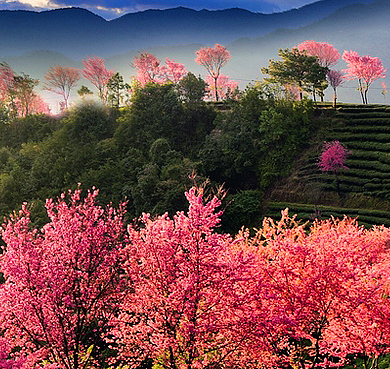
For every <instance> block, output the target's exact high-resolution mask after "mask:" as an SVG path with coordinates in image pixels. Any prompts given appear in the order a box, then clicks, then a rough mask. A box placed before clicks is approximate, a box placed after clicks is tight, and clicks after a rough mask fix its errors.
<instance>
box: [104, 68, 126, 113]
mask: <svg viewBox="0 0 390 369" xmlns="http://www.w3.org/2000/svg"><path fill="white" fill-rule="evenodd" d="M129 87H130V86H129V85H128V84H126V83H124V82H123V77H122V76H121V75H120V74H119V73H118V72H116V73H115V74H113V75H112V76H111V77H110V79H109V80H108V82H107V93H108V102H109V103H110V104H111V106H112V107H113V108H119V106H120V104H121V103H123V100H124V93H125V92H126V90H128V89H129Z"/></svg>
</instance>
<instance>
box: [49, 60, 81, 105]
mask: <svg viewBox="0 0 390 369" xmlns="http://www.w3.org/2000/svg"><path fill="white" fill-rule="evenodd" d="M45 79H46V82H45V87H44V88H45V89H46V90H48V91H52V92H54V93H56V94H59V95H61V96H62V98H63V99H64V102H63V103H64V109H67V108H68V101H69V95H70V92H71V90H72V89H73V87H75V86H76V83H77V82H78V80H79V79H80V72H79V71H78V70H77V69H76V68H71V67H63V66H61V65H57V66H54V67H51V68H50V69H49V70H48V71H47V73H46V74H45Z"/></svg>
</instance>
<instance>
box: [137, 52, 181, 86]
mask: <svg viewBox="0 0 390 369" xmlns="http://www.w3.org/2000/svg"><path fill="white" fill-rule="evenodd" d="M133 67H134V68H136V69H137V75H136V76H135V80H136V81H137V82H138V83H139V84H140V86H141V87H144V86H145V85H146V84H147V83H149V82H152V83H159V84H162V83H167V82H172V83H174V84H176V83H177V82H179V81H180V80H181V79H182V78H183V77H184V76H185V75H186V74H187V70H186V68H185V67H184V65H183V64H180V63H177V62H175V61H174V60H170V59H168V58H167V59H166V66H165V65H161V60H160V59H158V58H157V57H156V56H155V55H153V54H150V53H148V52H144V53H139V55H138V56H135V57H134V61H133Z"/></svg>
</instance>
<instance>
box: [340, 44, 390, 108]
mask: <svg viewBox="0 0 390 369" xmlns="http://www.w3.org/2000/svg"><path fill="white" fill-rule="evenodd" d="M343 59H344V60H345V61H346V62H347V64H348V68H347V69H345V70H344V72H345V73H346V76H345V77H346V78H347V79H349V80H353V79H357V80H358V82H359V91H360V94H361V97H362V102H363V104H368V96H367V95H368V90H369V88H370V86H371V85H372V83H373V82H374V81H376V80H377V79H379V78H384V77H386V71H387V69H385V68H384V67H383V65H382V61H381V59H379V58H378V57H372V56H370V55H364V56H360V55H358V53H357V52H356V51H344V53H343Z"/></svg>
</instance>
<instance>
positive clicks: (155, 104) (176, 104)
mask: <svg viewBox="0 0 390 369" xmlns="http://www.w3.org/2000/svg"><path fill="white" fill-rule="evenodd" d="M182 119H183V104H182V103H181V101H180V100H179V97H178V94H177V93H176V91H175V86H174V85H173V84H164V85H158V84H154V83H148V84H147V85H146V86H145V87H143V88H139V89H137V90H136V91H135V93H134V94H133V96H132V99H131V105H130V107H128V108H127V109H126V110H125V111H124V113H123V116H122V117H120V118H119V124H120V125H119V127H118V129H117V131H116V132H115V135H114V138H115V140H116V142H117V144H118V148H119V149H120V150H121V151H122V152H126V151H127V150H129V148H131V147H133V148H137V149H140V150H141V151H142V152H143V153H147V152H148V151H149V148H150V145H151V144H152V143H153V142H154V141H155V140H157V139H158V138H166V139H167V140H168V141H169V143H170V144H171V145H172V144H173V143H174V142H175V137H177V135H178V134H179V132H180V130H181V128H180V127H181V124H180V122H181V120H182Z"/></svg>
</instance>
